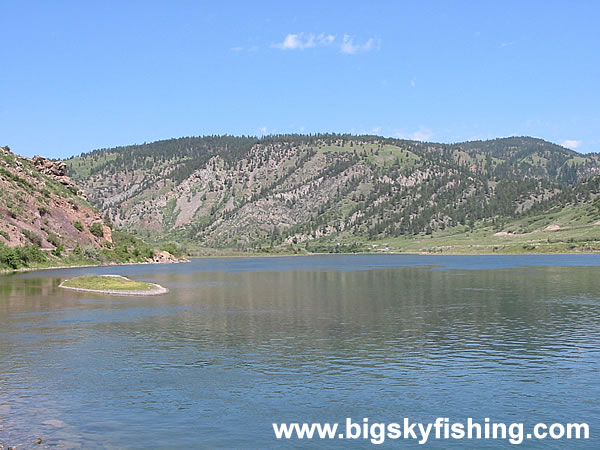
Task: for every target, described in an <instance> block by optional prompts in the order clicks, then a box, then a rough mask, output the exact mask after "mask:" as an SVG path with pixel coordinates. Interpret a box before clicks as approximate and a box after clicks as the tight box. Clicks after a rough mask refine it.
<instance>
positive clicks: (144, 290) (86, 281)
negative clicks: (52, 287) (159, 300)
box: [59, 275, 169, 295]
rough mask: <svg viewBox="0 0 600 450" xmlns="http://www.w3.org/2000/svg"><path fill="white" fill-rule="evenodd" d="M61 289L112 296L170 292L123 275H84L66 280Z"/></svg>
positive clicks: (156, 285)
mask: <svg viewBox="0 0 600 450" xmlns="http://www.w3.org/2000/svg"><path fill="white" fill-rule="evenodd" d="M59 287H61V288H64V289H71V290H74V291H82V292H95V293H99V294H112V295H161V294H166V293H167V292H169V290H168V289H167V288H164V287H162V286H160V285H158V284H154V283H147V282H145V281H135V280H130V279H129V278H126V277H124V276H121V275H83V276H80V277H76V278H72V279H70V280H65V281H63V282H62V283H60V285H59Z"/></svg>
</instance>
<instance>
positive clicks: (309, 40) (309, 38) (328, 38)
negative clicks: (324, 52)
mask: <svg viewBox="0 0 600 450" xmlns="http://www.w3.org/2000/svg"><path fill="white" fill-rule="evenodd" d="M333 41H335V36H334V35H332V34H325V33H320V34H314V33H297V34H288V35H287V36H286V37H285V38H284V39H283V42H278V43H276V44H272V45H271V47H273V48H278V49H281V50H304V49H305V48H314V47H325V46H328V45H331V44H333Z"/></svg>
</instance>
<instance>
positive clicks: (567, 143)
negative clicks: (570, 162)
mask: <svg viewBox="0 0 600 450" xmlns="http://www.w3.org/2000/svg"><path fill="white" fill-rule="evenodd" d="M581 144H583V142H582V141H578V140H576V139H565V140H564V141H562V142H561V143H560V145H562V146H563V147H567V148H571V149H573V150H576V149H578V148H579V147H581Z"/></svg>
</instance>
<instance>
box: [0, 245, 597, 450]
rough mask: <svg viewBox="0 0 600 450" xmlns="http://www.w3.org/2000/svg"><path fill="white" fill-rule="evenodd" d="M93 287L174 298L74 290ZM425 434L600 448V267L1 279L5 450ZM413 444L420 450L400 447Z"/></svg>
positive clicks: (0, 431) (318, 443)
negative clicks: (68, 283)
mask: <svg viewBox="0 0 600 450" xmlns="http://www.w3.org/2000/svg"><path fill="white" fill-rule="evenodd" d="M87 273H93V274H108V273H110V274H120V275H125V276H128V277H131V278H133V279H136V280H144V281H151V282H154V283H158V284H161V285H163V286H165V287H167V288H169V290H170V292H169V294H167V295H163V296H157V297H124V296H107V295H100V294H86V293H79V292H73V291H68V290H64V289H60V288H59V287H58V285H59V283H60V282H61V281H62V280H64V279H66V278H70V277H73V276H76V275H81V274H87ZM405 417H406V418H410V420H411V421H422V422H429V421H434V420H435V419H436V418H437V417H448V418H449V419H450V420H451V421H457V422H459V421H464V420H466V419H467V418H469V417H471V418H473V420H478V421H481V422H483V421H484V419H485V418H489V419H490V420H491V421H494V422H501V421H503V422H509V423H511V422H524V423H525V428H526V429H527V427H529V426H533V424H535V423H537V422H544V423H548V424H551V423H554V422H562V423H567V422H586V423H588V424H589V427H590V433H591V435H590V439H589V440H587V441H566V440H551V439H547V440H544V441H535V440H526V441H525V442H524V443H523V446H525V447H535V448H574V447H575V448H584V447H585V448H588V447H589V448H600V440H599V431H600V255H551V256H418V255H381V256H379V255H336V256H333V255H332V256H310V257H290V258H278V257H277V258H205V259H194V260H192V262H191V263H188V264H174V265H140V266H120V267H101V268H86V269H65V270H48V271H39V272H31V273H24V274H17V275H7V276H0V444H4V445H5V446H8V445H17V446H20V447H24V448H29V447H34V446H36V444H34V442H35V440H36V439H38V438H40V439H42V444H41V446H40V445H38V446H37V448H40V447H46V446H49V447H52V448H77V447H82V448H123V447H125V448H140V447H144V448H146V447H147V448H150V447H152V448H167V447H168V448H272V447H298V446H305V447H307V448H309V447H310V448H312V447H327V448H330V447H339V448H357V447H361V448H364V447H366V446H370V445H371V444H370V441H369V440H368V439H358V440H355V441H350V440H340V439H336V440H316V439H313V440H312V441H308V440H306V439H305V440H297V439H296V440H290V441H281V440H277V439H276V438H275V435H274V433H273V427H272V424H273V423H281V422H330V423H331V422H340V423H344V422H345V420H346V418H352V419H353V420H354V421H355V422H358V423H362V420H363V418H368V419H369V421H370V423H373V422H385V423H390V422H400V423H401V422H402V421H403V419H404V418H405ZM398 444H402V445H403V446H408V447H412V446H417V444H416V442H415V441H406V440H403V439H400V442H397V441H391V440H387V441H385V442H384V444H383V445H382V447H387V446H393V445H396V446H397V445H398ZM428 444H429V445H430V446H431V447H432V448H446V447H456V448H464V447H471V448H475V447H485V446H488V447H491V448H492V447H493V448H497V447H499V446H504V445H506V446H509V444H508V442H507V441H470V442H467V441H465V440H462V441H450V440H438V441H436V440H433V439H430V441H429V442H428ZM380 447H381V446H380Z"/></svg>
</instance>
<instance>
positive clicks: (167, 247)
mask: <svg viewBox="0 0 600 450" xmlns="http://www.w3.org/2000/svg"><path fill="white" fill-rule="evenodd" d="M160 250H161V251H163V252H169V253H170V254H171V255H173V256H175V257H176V258H179V257H180V256H181V249H180V248H179V246H178V245H177V244H175V243H173V242H169V243H168V244H164V245H162V246H161V247H160Z"/></svg>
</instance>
